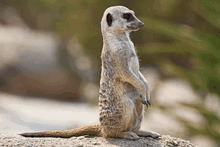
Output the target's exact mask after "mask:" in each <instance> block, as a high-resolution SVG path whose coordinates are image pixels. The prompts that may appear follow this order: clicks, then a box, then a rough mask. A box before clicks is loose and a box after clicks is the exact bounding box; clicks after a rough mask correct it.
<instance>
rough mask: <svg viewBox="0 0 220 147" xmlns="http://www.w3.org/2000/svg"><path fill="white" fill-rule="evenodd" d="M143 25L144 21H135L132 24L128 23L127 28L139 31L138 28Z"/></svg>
mask: <svg viewBox="0 0 220 147" xmlns="http://www.w3.org/2000/svg"><path fill="white" fill-rule="evenodd" d="M143 27H144V23H143V22H135V23H131V24H130V25H127V28H128V29H130V30H132V31H137V30H139V29H141V28H143Z"/></svg>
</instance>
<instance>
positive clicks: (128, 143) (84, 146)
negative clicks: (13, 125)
mask: <svg viewBox="0 0 220 147" xmlns="http://www.w3.org/2000/svg"><path fill="white" fill-rule="evenodd" d="M0 146H10V147H11V146H13V147H39V146H41V147H194V145H193V144H191V143H190V142H189V141H185V140H182V139H179V138H173V137H170V136H168V135H164V136H162V137H161V138H160V139H152V138H150V137H149V138H141V139H139V140H136V141H132V140H126V139H116V138H107V139H105V138H102V137H90V136H80V137H71V138H68V139H61V138H24V137H21V136H19V135H10V134H1V133H0Z"/></svg>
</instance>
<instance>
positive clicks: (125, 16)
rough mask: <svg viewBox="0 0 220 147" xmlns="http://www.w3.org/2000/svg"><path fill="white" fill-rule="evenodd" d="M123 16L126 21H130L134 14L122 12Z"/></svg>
mask: <svg viewBox="0 0 220 147" xmlns="http://www.w3.org/2000/svg"><path fill="white" fill-rule="evenodd" d="M123 18H124V19H127V21H132V20H134V16H133V15H132V14H131V13H124V14H123Z"/></svg>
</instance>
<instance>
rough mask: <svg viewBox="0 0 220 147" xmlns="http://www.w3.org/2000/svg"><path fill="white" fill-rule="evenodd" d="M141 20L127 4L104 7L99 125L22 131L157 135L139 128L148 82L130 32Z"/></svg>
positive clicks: (147, 99) (51, 134)
mask: <svg viewBox="0 0 220 147" xmlns="http://www.w3.org/2000/svg"><path fill="white" fill-rule="evenodd" d="M143 26H144V23H143V22H141V21H140V20H139V19H138V18H137V17H136V16H135V14H134V11H132V10H129V9H128V8H126V7H124V6H112V7H109V8H107V9H106V10H105V12H104V14H103V17H102V20H101V32H102V37H103V48H102V53H101V61H102V67H101V79H100V89H99V121H100V125H93V126H85V127H81V128H77V129H71V130H58V131H43V132H35V133H24V134H20V135H22V136H24V137H61V138H69V137H72V136H81V135H95V136H103V137H116V138H125V139H131V140H135V139H139V138H140V136H145V137H147V136H149V137H153V138H158V137H159V136H160V135H159V134H158V133H155V132H150V131H140V130H139V129H140V126H141V121H142V119H143V113H144V105H146V106H149V105H150V104H151V102H150V93H149V88H148V82H147V80H146V79H145V78H144V76H143V75H142V73H141V72H140V67H139V60H138V57H137V53H136V50H135V47H134V44H133V43H132V41H131V39H130V37H129V33H130V32H132V31H137V30H138V29H140V28H142V27H143Z"/></svg>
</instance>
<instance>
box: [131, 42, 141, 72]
mask: <svg viewBox="0 0 220 147" xmlns="http://www.w3.org/2000/svg"><path fill="white" fill-rule="evenodd" d="M128 65H130V68H131V70H132V71H133V72H134V73H135V74H136V75H138V73H139V60H138V57H137V53H136V51H135V48H134V45H133V47H132V48H131V51H130V62H129V64H128Z"/></svg>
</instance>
